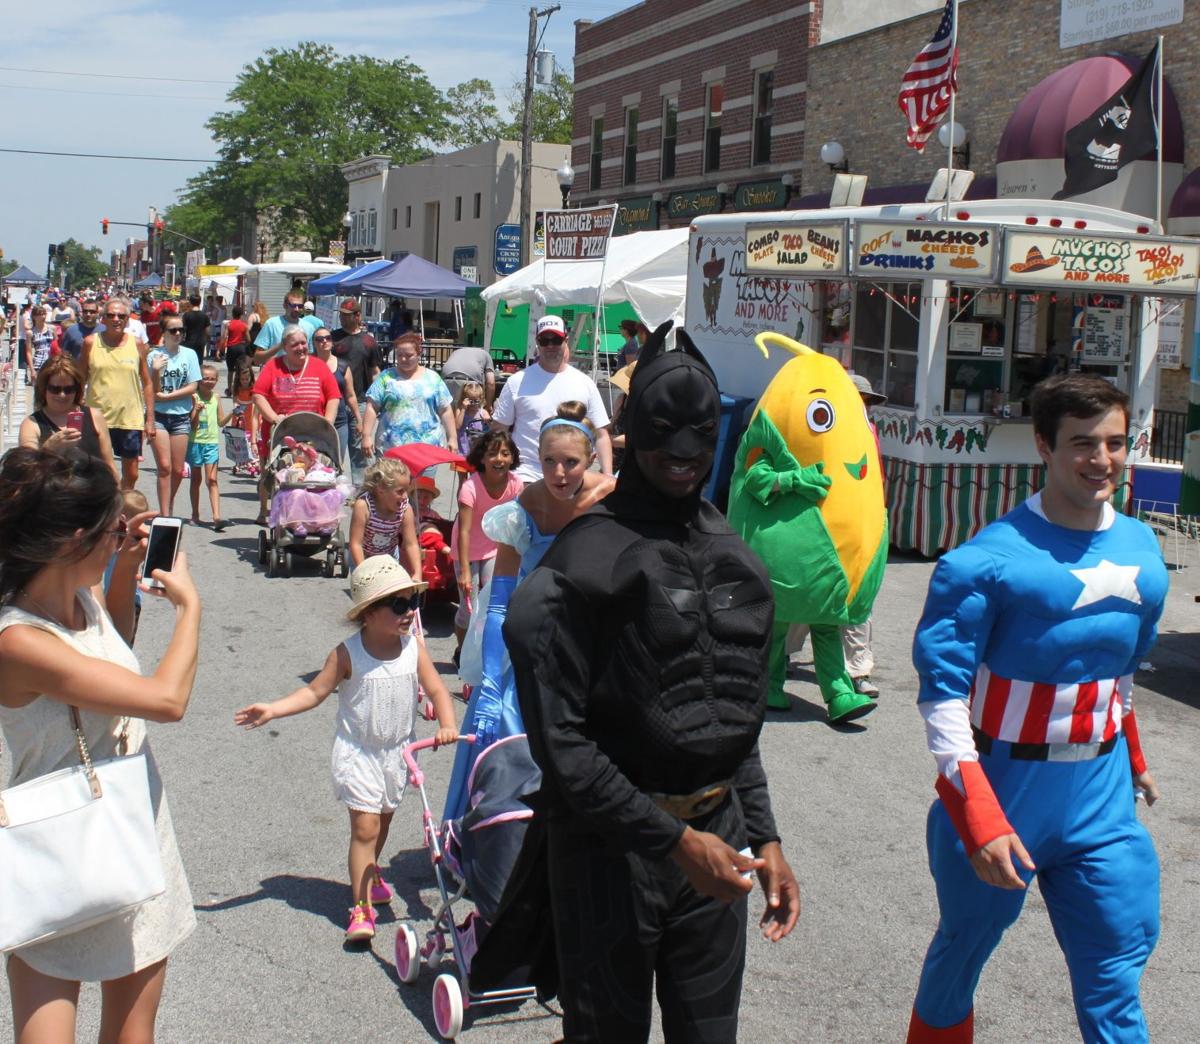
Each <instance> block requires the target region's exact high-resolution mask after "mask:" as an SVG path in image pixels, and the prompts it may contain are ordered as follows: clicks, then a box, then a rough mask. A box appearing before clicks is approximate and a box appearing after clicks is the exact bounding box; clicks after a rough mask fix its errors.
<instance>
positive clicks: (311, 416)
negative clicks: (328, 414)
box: [258, 413, 350, 577]
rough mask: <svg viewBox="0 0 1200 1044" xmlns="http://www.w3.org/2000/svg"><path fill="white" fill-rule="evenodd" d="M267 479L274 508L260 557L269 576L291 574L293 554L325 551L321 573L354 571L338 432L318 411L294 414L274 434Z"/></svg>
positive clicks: (263, 533)
mask: <svg viewBox="0 0 1200 1044" xmlns="http://www.w3.org/2000/svg"><path fill="white" fill-rule="evenodd" d="M262 481H263V482H264V483H265V484H266V489H267V497H268V499H269V502H270V510H269V513H268V515H267V528H266V529H260V530H259V531H258V561H259V564H260V565H265V566H266V567H267V576H283V577H287V576H291V573H292V563H291V557H290V556H291V555H304V556H306V557H309V558H311V557H313V556H315V555H318V554H321V553H322V552H324V555H325V561H324V563H323V564H322V567H321V572H322V574H323V575H324V576H333V575H334V574H335V573H337V572H340V573H341V575H342V576H343V577H345V576H348V575H349V573H350V564H349V558H348V556H347V554H346V539H345V537H344V535H343V534H342V524H341V515H342V509H343V507H344V506H345V502H346V492H347V491H346V489H345V488H344V487H345V479H344V478H343V477H342V472H341V446H340V444H339V443H338V436H337V430H336V429H335V428H334V426H333V425H332V424H330V423H329V421H327V420H326V419H325V418H324V417H322V416H320V415H319V414H316V413H293V414H291V415H289V416H287V417H284V418H282V419H281V420H280V422H279V423H278V424H276V425H275V428H274V430H273V431H272V432H271V452H270V455H269V456H268V458H267V463H266V466H265V470H264V474H263V479H262Z"/></svg>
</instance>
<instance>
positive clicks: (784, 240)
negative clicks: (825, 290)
mask: <svg viewBox="0 0 1200 1044" xmlns="http://www.w3.org/2000/svg"><path fill="white" fill-rule="evenodd" d="M849 242H850V239H849V236H848V235H847V223H846V222H845V221H806V222H803V223H795V224H793V223H790V222H789V223H788V224H779V225H765V224H763V225H760V224H758V223H754V224H748V225H747V226H746V271H747V272H749V273H751V274H754V275H782V276H797V277H808V278H813V277H814V276H830V277H836V278H841V277H842V276H844V275H845V274H846V267H847V263H846V254H847V246H848V245H849Z"/></svg>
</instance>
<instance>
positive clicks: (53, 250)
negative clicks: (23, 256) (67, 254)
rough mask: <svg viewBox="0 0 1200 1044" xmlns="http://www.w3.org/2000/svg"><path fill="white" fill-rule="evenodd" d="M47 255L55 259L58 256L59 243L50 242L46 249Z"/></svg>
mask: <svg viewBox="0 0 1200 1044" xmlns="http://www.w3.org/2000/svg"><path fill="white" fill-rule="evenodd" d="M46 256H47V257H49V258H50V260H51V261H53V260H54V259H55V258H56V257H58V244H57V243H51V244H50V246H49V247H48V248H47V249H46Z"/></svg>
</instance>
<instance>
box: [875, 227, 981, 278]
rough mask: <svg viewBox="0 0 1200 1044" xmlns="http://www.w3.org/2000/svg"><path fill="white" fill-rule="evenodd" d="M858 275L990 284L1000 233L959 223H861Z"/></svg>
mask: <svg viewBox="0 0 1200 1044" xmlns="http://www.w3.org/2000/svg"><path fill="white" fill-rule="evenodd" d="M854 232H855V244H854V274H855V275H857V276H864V277H867V278H870V279H880V280H887V281H893V280H896V279H953V280H954V281H955V282H958V283H963V282H972V283H991V282H992V281H993V279H994V277H995V273H996V258H997V257H998V256H999V253H998V250H997V247H998V245H999V241H1000V230H999V229H998V228H997V227H995V226H994V225H969V224H967V223H965V222H962V221H956V222H954V223H953V224H949V225H939V224H935V223H934V222H932V221H886V222H885V221H859V222H857V223H856V224H855V226H854Z"/></svg>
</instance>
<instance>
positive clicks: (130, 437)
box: [108, 428, 142, 460]
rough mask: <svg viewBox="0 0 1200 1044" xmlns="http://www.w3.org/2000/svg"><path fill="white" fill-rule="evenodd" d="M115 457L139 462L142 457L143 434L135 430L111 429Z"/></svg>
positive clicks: (109, 435)
mask: <svg viewBox="0 0 1200 1044" xmlns="http://www.w3.org/2000/svg"><path fill="white" fill-rule="evenodd" d="M108 437H109V439H110V440H111V441H112V448H113V456H114V457H120V458H121V459H122V460H137V459H138V457H140V456H141V455H142V433H141V431H139V430H135V429H133V428H109V429H108Z"/></svg>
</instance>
